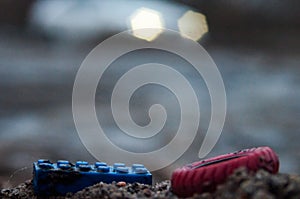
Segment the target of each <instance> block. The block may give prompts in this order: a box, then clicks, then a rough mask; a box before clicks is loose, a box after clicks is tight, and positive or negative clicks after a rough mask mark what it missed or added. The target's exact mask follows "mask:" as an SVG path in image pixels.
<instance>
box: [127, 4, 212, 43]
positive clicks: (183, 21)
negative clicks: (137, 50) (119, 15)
mask: <svg viewBox="0 0 300 199" xmlns="http://www.w3.org/2000/svg"><path fill="white" fill-rule="evenodd" d="M129 19H130V26H131V29H132V33H133V35H134V36H135V37H137V38H140V39H143V40H146V41H152V40H154V39H155V38H157V37H158V36H159V35H160V34H161V33H162V32H163V30H164V28H165V27H164V20H163V17H162V15H161V13H159V12H157V11H155V10H152V9H148V8H140V9H138V10H136V12H135V13H133V14H132V15H131V16H130V18H129ZM177 26H178V30H179V32H180V34H181V36H183V37H186V38H189V39H192V40H194V41H198V40H200V38H201V37H202V36H203V35H204V34H205V33H206V32H208V26H207V22H206V18H205V16H204V15H203V14H201V13H198V12H194V11H191V10H189V11H187V12H185V13H184V14H183V15H182V16H181V17H180V18H179V19H178V21H177Z"/></svg>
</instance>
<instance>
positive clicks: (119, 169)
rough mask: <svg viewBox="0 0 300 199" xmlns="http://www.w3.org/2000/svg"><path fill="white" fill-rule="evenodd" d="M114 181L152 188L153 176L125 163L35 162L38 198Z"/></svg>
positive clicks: (146, 171) (141, 167)
mask: <svg viewBox="0 0 300 199" xmlns="http://www.w3.org/2000/svg"><path fill="white" fill-rule="evenodd" d="M113 181H115V182H118V181H124V182H127V183H134V182H139V183H143V184H150V185H151V184H152V174H151V173H150V172H149V171H148V170H147V169H146V168H145V167H144V165H142V164H133V165H132V166H131V167H127V166H126V165H125V164H123V163H115V164H114V165H112V166H109V165H107V164H106V163H105V162H96V163H95V164H93V165H91V164H89V163H88V162H85V161H77V162H76V163H75V164H72V163H71V162H69V161H67V160H59V161H57V162H56V163H52V162H50V161H49V160H42V159H41V160H38V161H37V162H34V163H33V186H34V192H35V194H36V195H42V196H49V195H65V194H66V193H69V192H72V193H75V192H77V191H80V190H82V189H83V188H85V187H88V186H91V185H94V184H96V183H99V182H104V183H111V182H113Z"/></svg>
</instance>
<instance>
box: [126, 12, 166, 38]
mask: <svg viewBox="0 0 300 199" xmlns="http://www.w3.org/2000/svg"><path fill="white" fill-rule="evenodd" d="M130 24H131V28H132V31H133V35H134V36H135V37H137V38H140V39H144V40H147V41H152V40H154V39H155V38H156V37H157V36H158V35H159V34H160V33H161V32H162V31H163V27H164V26H163V21H162V17H161V14H160V13H159V12H157V11H155V10H151V9H148V8H140V9H138V10H136V12H135V13H134V14H133V15H132V16H131V17H130Z"/></svg>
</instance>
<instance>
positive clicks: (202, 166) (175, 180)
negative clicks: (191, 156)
mask: <svg viewBox="0 0 300 199" xmlns="http://www.w3.org/2000/svg"><path fill="white" fill-rule="evenodd" d="M239 167H245V168H247V169H248V170H249V171H254V172H256V171H257V170H259V169H264V170H266V171H268V172H270V173H277V172H278V169H279V160H278V156H277V155H276V153H275V152H274V151H273V150H272V149H271V148H270V147H257V148H251V149H244V150H240V151H237V152H234V153H229V154H225V155H220V156H217V157H213V158H209V159H206V160H202V161H199V162H194V163H192V164H188V165H186V166H184V167H182V168H179V169H176V170H175V171H174V172H173V174H172V178H171V186H172V191H173V192H174V193H175V194H176V195H178V196H180V197H189V196H193V194H195V193H203V192H207V191H208V192H211V191H213V190H215V189H216V187H217V185H218V184H221V183H223V182H224V181H225V180H226V178H227V177H228V176H229V175H231V174H232V173H233V171H234V170H235V169H237V168H239Z"/></svg>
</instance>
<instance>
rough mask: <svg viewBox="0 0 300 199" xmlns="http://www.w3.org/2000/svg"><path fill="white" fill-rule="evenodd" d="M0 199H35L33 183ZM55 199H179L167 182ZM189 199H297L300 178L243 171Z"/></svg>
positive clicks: (97, 188)
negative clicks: (214, 189)
mask: <svg viewBox="0 0 300 199" xmlns="http://www.w3.org/2000/svg"><path fill="white" fill-rule="evenodd" d="M0 198H16V199H19V198H22V199H23V198H24V199H25V198H33V199H35V198H37V197H36V196H35V195H34V192H33V187H32V182H31V181H27V182H25V183H22V184H21V185H19V186H17V187H15V188H12V189H2V190H1V192H0ZM50 198H56V199H59V198H61V199H63V198H65V199H66V198H68V199H73V198H74V199H77V198H128V199H130V198H178V197H177V196H176V195H174V194H173V193H172V190H171V184H170V181H168V180H167V181H163V182H160V183H157V184H155V185H153V186H150V185H144V184H140V183H133V184H126V183H124V182H121V183H120V182H119V183H115V182H113V183H111V184H106V183H102V182H101V183H98V184H95V185H93V186H91V187H87V188H85V189H83V190H81V191H79V192H77V193H75V194H71V193H69V194H67V195H66V196H60V197H54V196H53V197H50ZM192 198H198V199H212V198H216V199H219V198H225V199H232V198H243V199H273V198H282V199H283V198H284V199H286V198H291V199H294V198H295V199H296V198H297V199H298V198H300V177H299V176H296V175H288V174H270V173H268V172H266V171H264V170H260V171H258V172H256V173H249V172H248V171H247V170H246V169H243V168H241V169H237V170H236V171H235V172H234V173H233V174H232V175H231V176H230V177H229V178H228V179H227V181H226V182H225V183H224V184H222V185H219V186H218V187H217V190H216V191H215V192H213V193H202V194H195V195H194V196H193V197H192Z"/></svg>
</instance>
